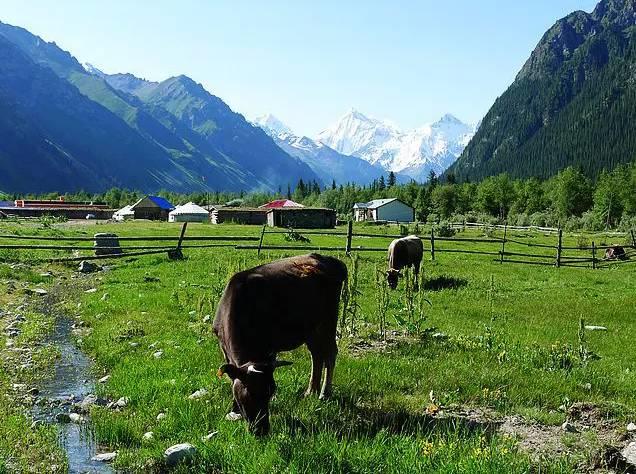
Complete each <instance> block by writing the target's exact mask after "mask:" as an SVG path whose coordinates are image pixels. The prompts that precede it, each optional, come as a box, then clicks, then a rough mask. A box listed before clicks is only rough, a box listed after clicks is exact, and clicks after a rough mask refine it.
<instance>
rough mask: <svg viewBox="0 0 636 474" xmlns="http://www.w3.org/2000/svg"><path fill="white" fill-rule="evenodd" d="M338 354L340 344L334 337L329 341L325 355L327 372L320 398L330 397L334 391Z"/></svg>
mask: <svg viewBox="0 0 636 474" xmlns="http://www.w3.org/2000/svg"><path fill="white" fill-rule="evenodd" d="M337 355H338V346H337V344H336V340H335V338H334V340H333V341H331V342H330V343H329V346H328V352H327V354H326V357H325V367H326V368H327V370H326V372H325V381H324V382H323V384H322V391H321V392H320V399H321V400H324V399H325V398H329V397H330V396H331V394H332V393H333V388H332V384H333V371H334V368H335V367H336V356H337Z"/></svg>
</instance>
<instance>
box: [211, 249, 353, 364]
mask: <svg viewBox="0 0 636 474" xmlns="http://www.w3.org/2000/svg"><path fill="white" fill-rule="evenodd" d="M346 279H347V267H346V266H345V264H344V263H343V262H341V261H340V260H338V259H335V258H332V257H326V256H322V255H316V254H311V255H303V256H297V257H291V258H287V259H282V260H278V261H275V262H272V263H268V264H265V265H261V266H259V267H256V268H253V269H250V270H245V271H243V272H239V273H237V274H235V275H234V276H232V278H231V279H230V281H229V282H228V284H227V286H226V288H225V291H224V293H223V296H222V298H221V300H220V302H219V306H218V309H217V313H216V317H215V320H214V330H215V332H216V334H217V336H218V337H219V339H220V341H221V345H223V346H224V350H225V351H226V354H227V353H228V352H229V353H236V352H240V353H241V358H245V357H247V358H248V359H250V358H254V359H256V360H258V359H257V358H259V357H263V356H264V355H265V354H270V353H276V352H280V351H284V350H291V349H293V348H295V347H298V346H300V345H301V344H303V343H305V342H306V339H307V338H308V337H310V336H311V334H312V333H313V332H314V331H316V329H317V328H319V327H321V326H323V325H329V326H331V325H334V328H335V324H336V319H337V314H338V311H337V307H338V302H339V297H340V291H341V289H342V284H343V282H344V281H346Z"/></svg>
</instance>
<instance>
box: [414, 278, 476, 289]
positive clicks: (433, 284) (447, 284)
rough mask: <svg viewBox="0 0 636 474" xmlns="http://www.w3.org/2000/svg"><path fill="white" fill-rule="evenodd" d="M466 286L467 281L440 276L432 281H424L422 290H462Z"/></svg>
mask: <svg viewBox="0 0 636 474" xmlns="http://www.w3.org/2000/svg"><path fill="white" fill-rule="evenodd" d="M466 285H468V280H464V279H463V278H454V277H449V276H446V275H442V276H439V277H437V278H433V279H432V280H426V281H425V282H424V285H422V288H423V289H424V290H428V291H440V290H449V289H457V288H463V287H464V286H466Z"/></svg>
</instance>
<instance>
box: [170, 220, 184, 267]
mask: <svg viewBox="0 0 636 474" xmlns="http://www.w3.org/2000/svg"><path fill="white" fill-rule="evenodd" d="M186 227H188V223H187V222H184V223H183V227H181V235H179V241H178V242H177V247H176V248H174V249H171V250H168V258H169V259H170V260H181V259H182V258H183V252H182V251H181V244H183V237H184V236H185V232H186Z"/></svg>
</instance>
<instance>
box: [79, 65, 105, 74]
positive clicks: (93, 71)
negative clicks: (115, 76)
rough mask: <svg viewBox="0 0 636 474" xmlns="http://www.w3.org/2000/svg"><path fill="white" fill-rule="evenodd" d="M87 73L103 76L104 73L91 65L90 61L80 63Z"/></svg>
mask: <svg viewBox="0 0 636 474" xmlns="http://www.w3.org/2000/svg"><path fill="white" fill-rule="evenodd" d="M82 66H83V67H84V69H85V70H86V72H87V73H89V74H92V75H93V76H98V77H104V76H105V75H106V74H104V73H103V72H102V71H101V70H100V69H98V68H96V67H95V66H93V65H92V64H91V63H84V64H82Z"/></svg>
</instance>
